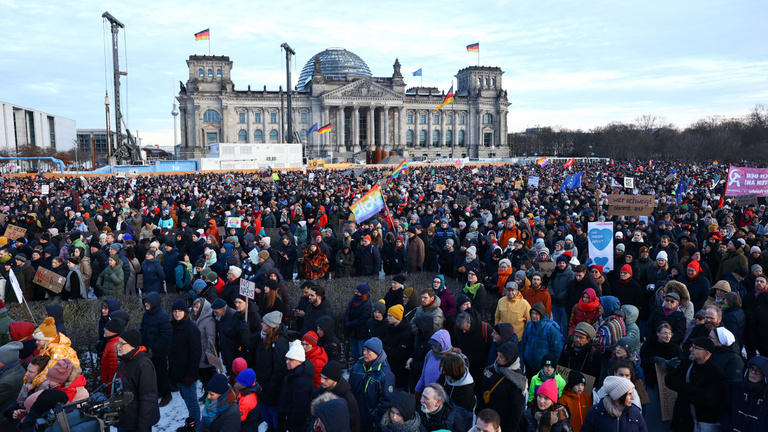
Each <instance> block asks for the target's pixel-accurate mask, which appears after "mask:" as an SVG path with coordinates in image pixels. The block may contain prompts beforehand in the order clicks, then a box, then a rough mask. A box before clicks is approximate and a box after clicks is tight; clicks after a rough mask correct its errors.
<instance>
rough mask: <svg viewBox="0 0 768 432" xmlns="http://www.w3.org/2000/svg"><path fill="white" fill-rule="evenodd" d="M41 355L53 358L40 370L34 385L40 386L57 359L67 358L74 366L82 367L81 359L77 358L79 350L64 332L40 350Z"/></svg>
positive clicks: (33, 382)
mask: <svg viewBox="0 0 768 432" xmlns="http://www.w3.org/2000/svg"><path fill="white" fill-rule="evenodd" d="M40 355H47V356H48V357H50V358H51V359H50V360H49V361H48V364H47V365H46V366H45V369H43V371H42V372H40V373H39V374H38V375H37V376H36V377H35V379H34V380H32V385H33V386H34V387H37V386H39V385H40V384H41V383H42V382H43V381H45V380H46V378H47V377H48V370H49V369H50V368H52V367H53V365H55V364H56V362H57V361H59V360H61V359H63V358H66V359H69V360H70V361H71V362H72V367H75V366H77V367H80V359H78V358H77V352H75V350H74V349H72V341H70V340H69V338H68V337H66V336H64V335H63V334H61V333H59V334H57V335H56V336H55V337H54V338H53V339H52V340H50V341H49V342H48V344H47V345H46V346H45V348H43V350H42V351H41V352H40Z"/></svg>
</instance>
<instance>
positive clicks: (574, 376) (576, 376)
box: [567, 369, 587, 389]
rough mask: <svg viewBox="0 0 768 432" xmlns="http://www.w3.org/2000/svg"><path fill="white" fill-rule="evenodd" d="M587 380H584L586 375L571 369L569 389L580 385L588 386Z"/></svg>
mask: <svg viewBox="0 0 768 432" xmlns="http://www.w3.org/2000/svg"><path fill="white" fill-rule="evenodd" d="M586 383H587V380H586V379H585V378H584V374H582V373H581V372H579V371H578V370H576V369H571V372H570V373H569V374H568V387H567V388H569V389H572V388H573V387H574V386H577V385H579V384H586Z"/></svg>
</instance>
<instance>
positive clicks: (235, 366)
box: [232, 357, 248, 374]
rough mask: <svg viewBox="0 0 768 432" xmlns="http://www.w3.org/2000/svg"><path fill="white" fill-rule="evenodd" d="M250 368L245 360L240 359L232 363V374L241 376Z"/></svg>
mask: <svg viewBox="0 0 768 432" xmlns="http://www.w3.org/2000/svg"><path fill="white" fill-rule="evenodd" d="M247 367H248V363H247V362H246V361H245V359H244V358H242V357H238V358H236V359H235V360H234V361H233V362H232V372H234V373H236V374H239V373H240V372H242V371H244V370H245V369H246V368H247Z"/></svg>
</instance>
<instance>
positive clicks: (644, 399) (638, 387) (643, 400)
mask: <svg viewBox="0 0 768 432" xmlns="http://www.w3.org/2000/svg"><path fill="white" fill-rule="evenodd" d="M635 394H636V395H637V396H638V397H640V405H645V404H647V403H650V402H651V398H650V397H648V392H647V391H646V390H645V384H644V383H643V382H642V381H641V380H635Z"/></svg>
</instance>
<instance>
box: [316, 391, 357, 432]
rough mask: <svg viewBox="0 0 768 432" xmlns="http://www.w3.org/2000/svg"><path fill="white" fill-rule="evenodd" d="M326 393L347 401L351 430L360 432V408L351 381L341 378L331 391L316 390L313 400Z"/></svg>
mask: <svg viewBox="0 0 768 432" xmlns="http://www.w3.org/2000/svg"><path fill="white" fill-rule="evenodd" d="M325 392H331V393H333V394H334V395H336V396H338V397H339V398H341V399H344V401H346V403H347V408H348V409H349V429H350V431H351V432H359V431H360V408H358V404H357V399H355V395H354V394H352V386H351V385H350V384H349V381H347V380H346V379H344V377H341V380H340V381H339V382H337V383H336V385H335V386H334V387H333V388H332V389H330V390H326V389H324V388H323V387H322V386H321V387H318V388H316V389H315V390H314V391H312V400H315V399H316V398H317V397H318V396H320V395H322V394H323V393H325Z"/></svg>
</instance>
